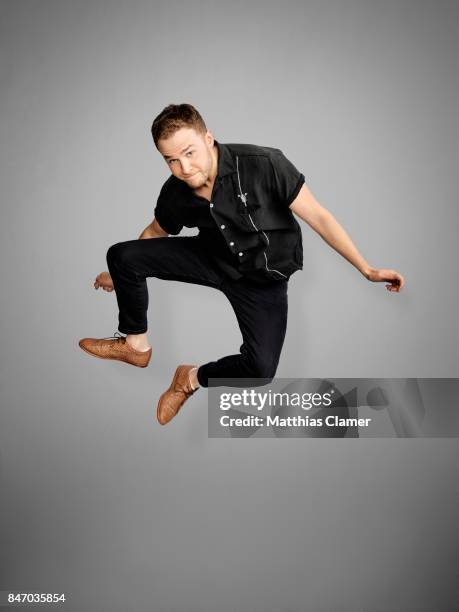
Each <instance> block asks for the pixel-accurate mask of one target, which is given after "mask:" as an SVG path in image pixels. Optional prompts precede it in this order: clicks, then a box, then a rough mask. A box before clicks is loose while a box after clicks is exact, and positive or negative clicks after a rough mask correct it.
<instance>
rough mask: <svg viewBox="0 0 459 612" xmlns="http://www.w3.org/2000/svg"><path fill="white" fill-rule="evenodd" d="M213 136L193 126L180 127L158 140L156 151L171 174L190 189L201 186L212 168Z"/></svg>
mask: <svg viewBox="0 0 459 612" xmlns="http://www.w3.org/2000/svg"><path fill="white" fill-rule="evenodd" d="M213 146H214V138H213V136H212V134H211V132H210V131H209V130H208V131H207V132H206V133H205V134H201V133H199V132H196V130H195V129H193V128H185V127H183V128H180V129H179V130H177V131H176V132H175V133H174V134H172V136H169V138H166V139H160V140H159V141H158V151H159V152H160V153H161V155H162V156H163V157H164V158H165V160H166V163H167V165H168V166H169V168H170V170H171V172H172V174H173V175H174V176H176V177H177V178H178V179H180V180H181V181H185V182H186V183H187V185H189V186H190V187H191V189H198V188H199V187H202V186H203V185H204V184H205V183H206V181H207V180H208V178H209V175H210V172H211V169H212V153H211V152H212V148H213Z"/></svg>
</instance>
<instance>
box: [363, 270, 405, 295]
mask: <svg viewBox="0 0 459 612" xmlns="http://www.w3.org/2000/svg"><path fill="white" fill-rule="evenodd" d="M367 278H368V280H369V281H372V282H374V283H382V282H389V283H390V284H389V285H386V289H387V290H388V291H397V292H399V291H400V289H401V288H402V287H403V285H404V284H405V280H404V278H403V276H402V275H401V274H400V273H399V272H396V271H395V270H386V269H384V268H381V269H379V270H378V269H376V268H372V269H371V270H370V271H369V272H368V274H367Z"/></svg>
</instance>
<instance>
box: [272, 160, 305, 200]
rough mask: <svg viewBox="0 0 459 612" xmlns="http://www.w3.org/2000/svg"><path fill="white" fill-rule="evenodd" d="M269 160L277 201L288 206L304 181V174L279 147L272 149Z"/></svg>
mask: <svg viewBox="0 0 459 612" xmlns="http://www.w3.org/2000/svg"><path fill="white" fill-rule="evenodd" d="M270 160H271V165H272V168H273V181H274V183H273V189H274V192H275V194H276V196H277V198H278V200H279V202H281V203H282V204H283V205H285V206H287V207H288V206H290V204H291V203H292V202H293V200H294V199H295V198H296V196H297V195H298V193H299V191H300V189H301V187H302V186H303V184H304V182H305V177H304V174H302V173H301V172H300V171H299V170H297V168H296V167H295V166H294V165H293V164H292V162H291V161H290V160H289V159H287V158H286V157H285V155H284V154H283V153H282V151H281V150H280V149H274V150H273V153H272V154H271V155H270Z"/></svg>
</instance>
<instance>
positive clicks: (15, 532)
mask: <svg viewBox="0 0 459 612" xmlns="http://www.w3.org/2000/svg"><path fill="white" fill-rule="evenodd" d="M458 9H459V5H458V3H457V2H454V1H451V2H448V1H445V0H443V1H438V0H435V1H434V0H429V1H425V0H400V1H397V2H394V1H382V0H381V1H376V0H373V1H363V0H345V1H343V0H333V1H326V2H306V1H303V2H285V3H283V5H282V6H281V3H279V2H274V1H271V0H270V1H263V2H261V1H260V2H250V1H244V2H242V1H240V0H233V1H232V2H225V3H224V2H222V1H219V2H215V1H210V0H208V1H201V2H196V1H194V2H192V1H187V2H185V1H182V2H178V1H174V0H172V1H168V2H157V3H155V2H147V1H143V2H132V1H130V2H127V1H126V2H114V1H111V2H108V1H96V2H94V1H89V0H88V1H82V0H74V1H73V2H70V1H68V0H55V1H54V0H41V1H30V0H28V1H24V0H20V1H17V2H13V1H5V0H3V1H2V2H1V32H0V41H1V42H0V44H1V49H0V56H1V80H0V85H1V126H0V129H1V132H0V137H1V138H0V142H1V169H2V176H1V188H2V215H3V219H2V225H1V233H2V235H1V264H2V291H1V304H2V317H1V347H2V353H3V355H2V361H1V385H2V406H1V427H0V434H1V435H0V449H1V451H0V452H1V473H0V475H1V495H2V502H1V512H2V516H1V525H2V533H1V542H0V544H1V546H0V550H1V584H0V589H1V590H22V591H25V592H30V591H35V592H65V593H66V594H67V597H68V603H67V604H66V609H68V610H72V611H81V610H85V611H86V610H88V611H92V610H94V611H102V610H119V611H125V610H135V611H147V610H154V611H155V612H156V611H161V612H172V611H173V612H182V611H183V612H192V611H197V612H207V611H209V612H210V611H212V612H214V611H218V612H239V611H241V612H252V611H253V612H255V611H256V612H258V611H263V612H268V611H269V612H271V611H276V612H300V611H301V612H302V611H305V610H307V611H313V612H347V611H349V612H358V611H368V612H383V611H384V612H395V611H397V612H399V611H400V612H402V611H403V612H411V611H435V612H438V611H450V610H457V609H458V606H459V594H458V591H457V590H455V589H456V586H455V585H456V584H457V578H458V568H459V557H458V553H457V539H456V534H457V511H458V506H459V503H458V502H459V499H458V498H459V495H458V485H457V481H458V480H457V479H458V476H459V474H458V468H457V466H458V462H457V459H458V452H457V451H458V443H457V439H381V440H377V439H370V440H363V439H360V440H355V439H354V440H322V439H314V440H312V439H298V440H292V439H284V440H280V441H279V440H273V439H266V440H260V439H259V440H255V439H249V440H219V439H208V437H207V416H206V411H207V394H206V391H204V390H201V391H200V392H198V393H196V394H195V395H194V396H193V398H191V400H190V401H189V403H187V405H186V406H185V407H184V409H183V412H181V413H180V415H179V416H178V417H177V418H176V419H175V420H174V421H173V422H172V423H171V424H170V425H168V426H167V427H164V428H163V427H161V426H160V425H158V424H157V423H156V420H155V409H156V403H157V399H158V397H159V395H160V393H161V392H162V391H164V390H165V389H166V388H167V386H168V385H169V383H170V379H171V377H172V374H173V372H174V370H175V367H176V366H177V364H179V363H194V362H196V363H204V362H206V361H208V360H210V359H215V358H218V357H221V356H223V355H225V354H230V353H233V352H234V351H235V350H237V349H238V348H239V345H240V343H241V337H240V333H239V329H238V327H237V323H236V319H235V316H234V314H233V312H232V310H231V307H230V305H229V303H227V302H226V300H225V297H224V296H223V295H222V294H220V293H219V292H217V291H215V290H214V289H211V288H206V287H199V286H193V285H189V284H183V283H179V282H170V281H162V280H156V279H149V281H148V285H149V292H150V309H149V325H150V340H151V343H152V346H153V356H152V361H151V363H150V366H149V368H148V369H146V370H140V369H137V368H133V367H127V366H126V365H125V364H122V363H119V362H107V361H101V360H97V359H93V358H91V357H89V356H88V355H86V354H85V353H83V352H82V351H81V350H80V349H79V348H78V340H79V339H80V338H81V337H83V336H96V337H103V336H110V335H112V334H113V333H114V331H116V329H117V316H118V311H117V307H116V297H115V294H114V293H112V294H107V293H105V292H102V291H98V292H96V291H95V290H94V288H93V281H94V278H95V276H96V275H97V274H98V273H99V272H101V271H102V270H105V269H106V262H105V254H106V251H107V248H108V247H109V246H110V245H111V244H113V243H115V242H119V241H122V240H130V239H133V238H137V237H138V236H139V234H140V232H141V231H142V230H143V228H144V227H145V226H146V225H147V224H148V223H150V221H151V220H152V218H153V209H154V205H155V203H156V197H157V195H158V192H159V189H160V187H161V185H162V184H163V182H164V181H165V180H166V178H167V176H168V173H169V170H168V168H167V166H166V164H165V163H164V161H163V160H162V158H161V157H160V156H159V154H158V153H157V151H156V149H155V148H154V146H153V142H152V139H151V135H150V132H149V130H150V125H151V121H152V119H153V117H154V116H156V114H157V113H158V112H159V111H160V110H161V109H162V108H163V107H164V106H165V105H166V104H169V103H171V102H174V103H179V102H190V103H192V104H194V105H196V107H197V108H198V109H199V110H200V112H201V113H202V115H203V117H204V118H205V120H206V121H207V124H208V127H209V128H210V129H211V130H212V131H213V134H214V136H215V137H216V138H217V139H219V140H220V141H221V142H248V143H256V144H261V145H267V146H274V147H278V148H281V149H282V150H283V151H284V153H285V154H286V156H287V157H288V158H289V159H290V160H291V161H292V162H293V163H294V164H295V165H296V166H297V167H298V168H299V169H300V170H301V171H302V172H303V173H304V174H305V176H306V180H307V184H308V186H309V187H310V189H311V190H312V191H313V193H314V194H315V195H316V197H317V199H318V200H319V202H321V204H322V205H323V206H325V207H326V208H328V209H329V210H330V211H331V212H332V213H333V214H334V215H335V217H336V218H337V220H338V221H339V222H340V223H342V225H343V226H344V228H345V229H346V230H347V231H348V233H349V234H350V236H351V237H352V239H353V240H354V242H355V244H356V245H357V247H358V248H359V250H360V251H361V253H362V255H363V256H364V257H366V258H367V260H368V261H369V263H370V264H371V265H373V266H376V267H389V268H395V269H397V270H398V271H400V272H401V273H402V274H403V275H404V276H405V279H406V287H405V289H404V290H403V291H402V292H401V293H400V294H394V293H389V292H387V291H386V289H385V288H384V283H381V284H373V283H369V282H367V281H366V280H365V279H364V277H363V276H361V275H360V274H359V273H358V271H357V270H356V269H355V268H353V267H352V266H351V265H349V264H348V262H347V261H345V260H344V259H343V258H341V257H340V256H339V255H338V254H337V253H336V252H335V251H333V249H331V248H329V247H328V245H327V244H326V243H325V242H324V241H322V239H321V238H320V237H319V236H318V235H317V234H315V233H314V232H313V231H312V230H311V229H310V228H309V226H307V225H306V224H304V223H302V228H303V235H304V260H305V264H304V270H303V271H302V272H297V273H296V274H295V275H294V276H293V277H292V279H291V282H290V289H289V298H290V302H289V325H288V330H287V336H286V340H285V346H284V351H283V354H282V357H281V361H280V364H279V369H278V373H277V374H278V376H283V377H297V376H298V377H326V376H335V377H379V378H381V377H428V376H431V377H456V376H457V357H458V350H457V346H458V326H457V318H456V310H457V301H458V289H457V282H456V277H457V256H458V248H457V243H456V242H455V241H456V239H457V227H458V212H457V196H456V192H457V188H456V181H457V168H458V166H457V161H458V160H457V146H456V145H457V136H458V134H457V93H458V92H457V89H458V87H457V56H458V55H457V54H458V23H459V10H458ZM186 233H187V232H184V234H186ZM188 233H194V230H191V231H189V232H188ZM49 609H57V606H55V607H54V608H53V607H52V606H49Z"/></svg>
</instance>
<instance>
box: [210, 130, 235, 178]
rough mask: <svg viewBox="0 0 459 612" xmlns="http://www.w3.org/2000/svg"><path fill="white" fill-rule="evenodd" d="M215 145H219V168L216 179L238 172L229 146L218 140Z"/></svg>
mask: <svg viewBox="0 0 459 612" xmlns="http://www.w3.org/2000/svg"><path fill="white" fill-rule="evenodd" d="M214 143H215V144H216V145H217V148H218V168H217V176H216V178H219V177H221V176H226V175H227V174H231V173H233V172H236V167H235V165H234V160H233V157H232V155H231V152H230V150H229V149H228V146H227V145H225V144H222V143H221V142H218V140H216V139H215V138H214Z"/></svg>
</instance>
